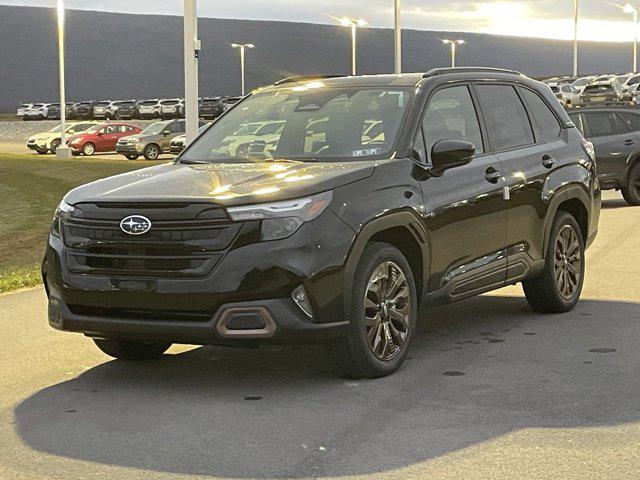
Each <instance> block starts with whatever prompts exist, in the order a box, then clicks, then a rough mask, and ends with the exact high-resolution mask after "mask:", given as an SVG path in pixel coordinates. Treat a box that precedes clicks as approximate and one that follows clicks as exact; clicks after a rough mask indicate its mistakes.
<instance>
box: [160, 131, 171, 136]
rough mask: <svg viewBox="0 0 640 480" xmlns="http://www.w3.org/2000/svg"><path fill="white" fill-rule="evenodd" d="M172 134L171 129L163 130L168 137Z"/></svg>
mask: <svg viewBox="0 0 640 480" xmlns="http://www.w3.org/2000/svg"><path fill="white" fill-rule="evenodd" d="M170 134H171V132H170V131H169V130H163V131H162V135H164V136H165V137H168V136H169V135H170Z"/></svg>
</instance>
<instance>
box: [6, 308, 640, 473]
mask: <svg viewBox="0 0 640 480" xmlns="http://www.w3.org/2000/svg"><path fill="white" fill-rule="evenodd" d="M426 317H427V318H425V319H424V321H423V322H422V323H421V326H420V329H419V332H418V335H417V337H416V338H415V342H414V344H413V347H412V352H411V353H410V357H409V360H408V361H407V362H406V363H405V365H404V367H403V368H402V369H401V370H400V371H399V372H398V373H397V374H395V375H393V376H391V377H389V378H385V379H379V380H368V381H350V380H345V379H341V378H338V377H336V376H335V375H334V373H333V371H332V367H331V365H330V364H329V363H328V361H327V360H326V358H325V356H324V352H323V350H322V348H321V347H319V346H303V347H299V346H296V347H282V348H275V347H272V348H262V349H259V350H234V349H222V348H213V347H204V348H198V349H195V350H192V351H189V352H186V353H183V354H179V355H167V356H165V357H164V358H163V359H162V360H160V361H158V362H156V363H146V364H127V363H121V362H116V361H110V362H107V363H104V364H101V365H99V366H97V367H95V368H93V369H91V370H89V371H87V372H86V373H84V374H82V375H80V376H79V377H78V378H77V379H74V380H71V381H68V382H64V383H61V384H58V385H53V386H51V387H48V388H46V389H43V390H41V391H39V392H38V393H36V394H35V395H33V396H32V397H30V398H28V399H26V400H25V401H23V402H22V403H21V404H20V405H19V406H18V407H17V408H16V410H15V419H16V424H17V427H18V432H19V434H20V436H21V439H22V440H23V441H24V442H25V443H26V444H27V445H28V446H30V447H32V448H34V449H37V450H40V451H44V452H47V453H50V454H54V455H59V456H62V457H66V458H73V459H79V460H84V461H89V462H100V463H103V464H109V465H119V466H126V467H134V468H143V469H148V470H151V471H157V472H174V473H185V474H194V475H201V476H205V475H215V476H220V477H245V478H248V477H251V478H255V477H257V478H282V477H304V476H339V475H350V474H351V475H353V474H367V473H373V472H383V471H388V470H391V469H396V468H401V467H404V466H408V465H411V464H415V463H418V462H421V461H425V460H428V459H431V458H434V457H437V456H440V455H443V454H446V453H448V452H452V451H456V450H458V449H461V448H464V447H468V446H471V445H477V444H479V443H481V442H484V441H488V440H491V439H494V438H496V437H498V436H500V435H503V434H506V433H509V432H512V431H515V430H520V429H524V428H537V427H555V428H563V427H597V426H604V425H612V424H620V423H626V422H635V421H637V420H638V417H639V416H640V412H639V411H638V409H637V399H638V398H640V377H639V376H638V375H637V371H638V367H640V365H639V363H640V361H639V356H638V355H637V353H636V352H637V341H636V339H637V338H639V337H640V304H634V303H622V302H601V301H582V302H580V304H579V305H578V307H577V308H576V309H575V310H574V311H573V312H571V313H569V314H565V315H538V314H534V313H533V312H531V310H530V309H529V308H528V307H527V305H526V302H525V301H524V299H522V298H511V297H499V296H483V297H479V298H476V299H472V300H469V301H466V302H462V303H459V304H455V305H450V306H446V307H441V308H438V309H433V310H429V311H427V312H426Z"/></svg>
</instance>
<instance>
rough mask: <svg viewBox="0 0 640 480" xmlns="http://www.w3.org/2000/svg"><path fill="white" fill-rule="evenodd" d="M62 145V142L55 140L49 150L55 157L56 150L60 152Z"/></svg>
mask: <svg viewBox="0 0 640 480" xmlns="http://www.w3.org/2000/svg"><path fill="white" fill-rule="evenodd" d="M60 143H61V142H60V140H53V141H52V142H51V147H50V148H49V150H51V153H53V154H54V155H55V154H56V150H58V147H59V146H60Z"/></svg>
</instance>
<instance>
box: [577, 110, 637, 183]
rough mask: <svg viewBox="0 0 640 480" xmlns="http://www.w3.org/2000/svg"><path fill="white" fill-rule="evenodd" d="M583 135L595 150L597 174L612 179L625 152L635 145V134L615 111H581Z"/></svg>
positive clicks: (617, 171)
mask: <svg viewBox="0 0 640 480" xmlns="http://www.w3.org/2000/svg"><path fill="white" fill-rule="evenodd" d="M582 118H583V121H584V127H585V137H587V138H588V139H589V140H590V141H591V142H592V143H593V146H594V148H595V150H596V158H597V169H598V178H599V179H600V180H601V181H602V182H603V183H605V184H606V183H607V182H608V181H614V182H615V181H616V180H617V179H618V177H619V175H620V172H621V171H624V168H625V163H626V160H627V158H629V155H631V153H632V152H634V151H635V150H636V149H637V148H638V141H639V138H638V134H637V133H634V132H632V131H631V128H629V126H628V125H627V124H626V123H625V122H624V121H623V120H622V118H621V117H619V116H618V115H617V114H616V113H615V112H613V111H610V112H583V113H582Z"/></svg>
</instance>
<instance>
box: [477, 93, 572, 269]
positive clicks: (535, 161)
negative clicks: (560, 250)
mask: <svg viewBox="0 0 640 480" xmlns="http://www.w3.org/2000/svg"><path fill="white" fill-rule="evenodd" d="M475 89H476V92H477V95H478V99H479V101H480V105H481V107H482V113H483V116H484V119H485V122H486V124H487V132H488V135H489V141H490V143H491V148H492V149H493V151H494V153H495V155H496V157H497V158H498V160H499V161H500V163H501V164H502V169H503V175H504V181H505V187H506V190H505V191H503V208H504V209H505V210H506V212H507V213H506V215H507V231H506V245H507V254H508V257H509V274H508V278H509V281H514V280H518V279H519V278H521V277H522V276H523V275H525V274H526V272H527V270H528V267H529V265H530V262H529V258H530V257H531V258H533V259H541V258H542V252H543V241H544V240H543V237H544V235H543V231H544V228H543V225H544V218H545V212H546V209H547V205H546V204H545V202H544V200H543V190H544V185H545V180H546V178H547V176H548V175H550V174H551V172H552V171H553V170H555V169H556V168H558V162H557V161H556V155H557V153H556V150H555V149H556V148H560V147H561V146H562V141H561V139H560V133H561V127H560V123H559V122H558V120H557V119H556V117H555V115H554V114H553V113H551V112H550V111H549V108H548V106H547V104H546V103H545V102H544V101H543V99H542V98H541V97H540V96H539V95H538V94H537V93H535V92H533V91H532V90H529V89H528V88H522V89H520V87H516V86H514V85H510V84H485V83H483V84H477V85H475ZM525 101H526V102H527V103H529V104H531V105H533V106H534V107H535V109H536V110H542V111H543V114H544V113H546V112H548V113H549V115H546V116H545V118H544V119H542V121H541V122H540V123H542V124H543V126H544V128H545V130H544V137H545V139H546V140H547V141H546V142H545V141H544V140H543V134H542V133H541V132H538V129H536V128H535V127H534V125H533V124H532V122H531V119H530V116H529V113H528V111H527V108H526V107H525ZM538 115H540V114H538ZM547 130H548V131H547Z"/></svg>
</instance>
